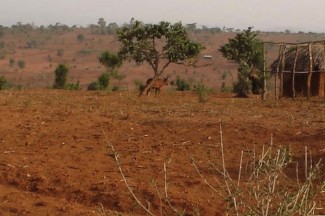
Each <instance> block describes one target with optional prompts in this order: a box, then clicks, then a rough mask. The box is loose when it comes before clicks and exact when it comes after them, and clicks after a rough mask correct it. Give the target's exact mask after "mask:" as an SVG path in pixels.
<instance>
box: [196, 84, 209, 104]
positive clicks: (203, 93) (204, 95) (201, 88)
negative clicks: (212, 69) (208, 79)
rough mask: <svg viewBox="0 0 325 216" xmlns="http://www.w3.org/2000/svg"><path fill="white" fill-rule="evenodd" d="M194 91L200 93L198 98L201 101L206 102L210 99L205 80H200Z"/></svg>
mask: <svg viewBox="0 0 325 216" xmlns="http://www.w3.org/2000/svg"><path fill="white" fill-rule="evenodd" d="M193 91H194V92H195V93H196V94H197V95H198V100H199V102H200V103H205V102H207V101H208V91H209V90H208V88H207V87H206V86H205V85H204V83H203V82H200V83H198V84H196V85H194V86H193Z"/></svg>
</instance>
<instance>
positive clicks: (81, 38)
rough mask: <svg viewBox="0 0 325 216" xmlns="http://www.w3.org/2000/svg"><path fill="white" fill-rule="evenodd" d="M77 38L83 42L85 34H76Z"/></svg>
mask: <svg viewBox="0 0 325 216" xmlns="http://www.w3.org/2000/svg"><path fill="white" fill-rule="evenodd" d="M77 40H78V41H79V42H83V41H84V40H85V36H84V35H83V34H78V36H77Z"/></svg>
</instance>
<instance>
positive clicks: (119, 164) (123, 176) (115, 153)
mask: <svg viewBox="0 0 325 216" xmlns="http://www.w3.org/2000/svg"><path fill="white" fill-rule="evenodd" d="M107 145H108V146H109V147H110V148H111V150H112V151H113V153H114V158H115V162H116V164H117V166H118V169H119V171H120V174H121V176H122V178H123V181H124V183H125V186H126V187H127V189H128V190H129V192H130V193H131V195H132V196H133V198H134V199H135V201H136V202H137V203H138V204H139V205H140V206H141V207H142V208H143V209H144V210H145V211H146V212H147V213H148V214H149V215H152V216H154V214H153V213H151V212H150V210H149V209H147V208H146V207H145V206H144V205H143V204H142V203H141V201H140V200H139V199H138V198H137V197H136V195H135V194H134V193H133V191H132V189H131V187H130V186H129V184H128V182H127V180H126V178H125V175H124V173H123V171H122V168H121V163H120V160H119V154H118V153H117V151H116V150H115V148H114V146H113V144H111V143H108V144H107Z"/></svg>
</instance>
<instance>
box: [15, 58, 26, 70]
mask: <svg viewBox="0 0 325 216" xmlns="http://www.w3.org/2000/svg"><path fill="white" fill-rule="evenodd" d="M17 65H18V67H19V68H20V69H23V68H24V67H25V65H26V63H25V61H24V60H18V62H17Z"/></svg>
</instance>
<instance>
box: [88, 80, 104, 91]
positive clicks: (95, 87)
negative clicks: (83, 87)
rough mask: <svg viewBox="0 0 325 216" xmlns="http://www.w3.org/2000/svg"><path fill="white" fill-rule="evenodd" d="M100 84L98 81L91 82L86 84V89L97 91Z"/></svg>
mask: <svg viewBox="0 0 325 216" xmlns="http://www.w3.org/2000/svg"><path fill="white" fill-rule="evenodd" d="M100 89H101V88H100V85H99V83H98V82H91V83H90V84H89V85H88V88H87V90H89V91H98V90H100Z"/></svg>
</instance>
